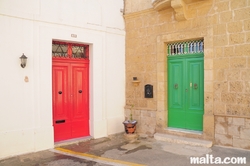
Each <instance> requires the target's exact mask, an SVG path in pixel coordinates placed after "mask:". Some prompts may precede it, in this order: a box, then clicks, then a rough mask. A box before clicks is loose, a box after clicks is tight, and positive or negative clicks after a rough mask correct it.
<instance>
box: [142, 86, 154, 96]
mask: <svg viewBox="0 0 250 166" xmlns="http://www.w3.org/2000/svg"><path fill="white" fill-rule="evenodd" d="M144 92H145V98H153V85H150V84H147V85H145V87H144Z"/></svg>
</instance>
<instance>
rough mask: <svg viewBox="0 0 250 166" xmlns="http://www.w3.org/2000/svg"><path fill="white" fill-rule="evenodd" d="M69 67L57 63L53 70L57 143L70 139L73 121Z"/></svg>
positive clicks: (54, 120) (54, 122)
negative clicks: (70, 112) (71, 115)
mask: <svg viewBox="0 0 250 166" xmlns="http://www.w3.org/2000/svg"><path fill="white" fill-rule="evenodd" d="M68 73H69V67H68V66H67V65H66V64H64V63H56V64H54V65H53V68H52V75H53V79H52V80H53V87H52V90H53V125H54V130H55V133H57V134H56V135H55V141H60V140H61V139H67V138H70V136H71V132H70V128H71V124H70V123H71V119H70V114H69V111H68V110H69V107H70V101H69V91H68V90H69V84H68V79H69V74H68Z"/></svg>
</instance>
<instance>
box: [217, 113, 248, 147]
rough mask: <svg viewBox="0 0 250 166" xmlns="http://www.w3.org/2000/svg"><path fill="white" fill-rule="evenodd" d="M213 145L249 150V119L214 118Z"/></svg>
mask: <svg viewBox="0 0 250 166" xmlns="http://www.w3.org/2000/svg"><path fill="white" fill-rule="evenodd" d="M215 124H216V125H215V143H216V144H219V145H224V146H232V147H239V148H244V149H250V118H241V117H225V116H216V117H215Z"/></svg>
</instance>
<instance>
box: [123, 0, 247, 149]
mask: <svg viewBox="0 0 250 166" xmlns="http://www.w3.org/2000/svg"><path fill="white" fill-rule="evenodd" d="M125 2H128V3H132V1H129V0H128V1H125ZM133 3H134V4H135V3H139V0H135V1H133ZM148 3H151V4H152V2H148ZM145 6H148V8H147V9H145V8H141V9H138V10H132V8H130V9H126V11H130V12H128V13H127V14H126V13H125V16H124V18H125V27H126V105H129V104H134V105H135V111H139V112H141V111H145V110H146V111H150V112H153V111H155V115H156V117H155V121H154V122H155V132H163V133H167V132H168V131H167V130H166V128H167V119H168V115H167V114H168V110H167V98H168V96H167V58H166V57H167V51H166V45H167V43H169V42H175V41H184V40H189V39H198V38H203V39H204V87H205V88H204V117H203V133H202V135H201V136H197V135H188V134H186V135H185V134H184V136H188V137H197V138H202V139H209V140H213V141H214V142H215V144H219V145H227V144H225V143H223V142H221V141H218V140H221V135H223V133H221V135H220V133H219V132H220V131H216V132H215V126H217V127H218V124H219V123H220V122H218V120H217V119H215V118H214V117H223V118H225V119H228V118H229V119H230V118H232V119H233V118H240V119H244V121H248V120H247V119H249V118H250V1H249V0H237V1H235V0H206V1H198V0H197V1H194V3H190V4H186V6H185V18H186V20H183V21H178V20H176V11H175V10H174V9H173V8H171V7H169V8H166V9H164V10H160V11H157V10H154V9H153V8H152V7H151V8H150V7H149V6H150V5H149V4H148V5H145ZM125 7H126V8H128V7H129V6H128V5H127V6H125ZM133 77H138V79H139V80H140V81H141V82H140V85H139V86H138V87H134V86H133V84H132V78H133ZM148 83H149V84H152V85H153V86H154V98H152V99H147V98H144V89H143V88H144V85H145V84H148ZM125 110H126V109H125ZM125 112H126V111H125ZM139 114H140V113H138V115H139ZM140 118H142V116H140ZM152 118H153V117H152ZM224 125H226V126H227V127H229V126H230V125H229V124H228V123H227V124H226V123H225V124H224ZM217 127H216V130H217ZM139 128H140V127H139ZM141 128H144V126H141ZM143 130H144V129H142V130H139V131H143ZM242 131H244V132H249V131H248V130H243V129H242ZM175 134H176V133H175ZM178 134H180V133H178ZM180 135H182V134H180ZM224 135H225V134H224ZM231 136H232V135H231ZM240 140H241V141H244V139H243V137H239V138H237V139H236V138H235V139H234V144H233V143H232V144H231V145H230V144H228V145H229V146H234V147H243V148H247V146H241V145H240V144H239V143H238V144H237V141H238V142H240Z"/></svg>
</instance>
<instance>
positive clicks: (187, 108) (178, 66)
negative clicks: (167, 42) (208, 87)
mask: <svg viewBox="0 0 250 166" xmlns="http://www.w3.org/2000/svg"><path fill="white" fill-rule="evenodd" d="M203 113H204V60H203V56H197V57H193V56H192V57H190V58H188V56H186V57H184V56H182V57H181V58H178V57H177V58H173V57H171V58H169V59H168V126H169V127H175V128H183V129H189V130H200V131H201V130H203Z"/></svg>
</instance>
